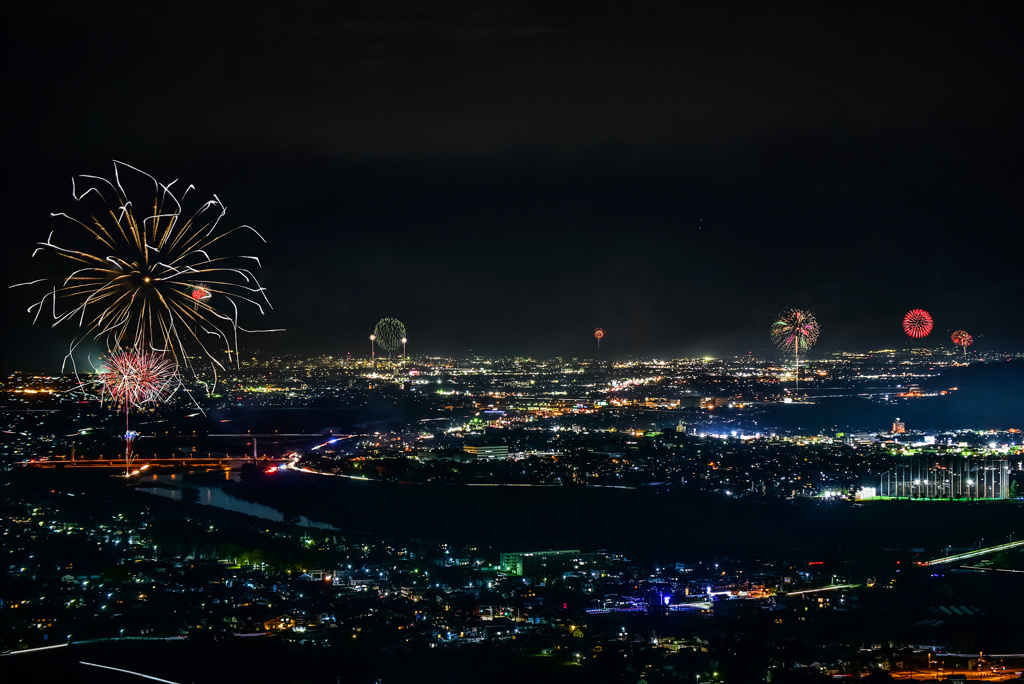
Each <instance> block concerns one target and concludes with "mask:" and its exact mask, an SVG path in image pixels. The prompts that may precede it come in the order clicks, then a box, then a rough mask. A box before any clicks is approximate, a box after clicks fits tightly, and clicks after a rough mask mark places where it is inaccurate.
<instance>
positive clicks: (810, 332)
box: [771, 309, 819, 390]
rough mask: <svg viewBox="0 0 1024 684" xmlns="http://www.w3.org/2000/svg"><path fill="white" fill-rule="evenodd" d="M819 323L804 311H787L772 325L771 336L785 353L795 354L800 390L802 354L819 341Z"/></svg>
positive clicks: (797, 386)
mask: <svg viewBox="0 0 1024 684" xmlns="http://www.w3.org/2000/svg"><path fill="white" fill-rule="evenodd" d="M818 332H819V329H818V321H816V320H815V319H814V316H812V315H811V314H810V312H808V311H804V310H803V309H786V310H785V311H783V312H782V313H780V314H779V316H778V317H777V318H776V319H775V322H774V323H772V328H771V335H772V342H774V343H775V344H776V345H777V346H778V347H779V348H780V349H782V350H783V351H791V352H793V358H794V359H795V361H796V389H797V390H799V389H800V352H801V351H803V352H806V351H808V350H809V349H810V348H811V347H813V346H814V343H815V342H817V341H818Z"/></svg>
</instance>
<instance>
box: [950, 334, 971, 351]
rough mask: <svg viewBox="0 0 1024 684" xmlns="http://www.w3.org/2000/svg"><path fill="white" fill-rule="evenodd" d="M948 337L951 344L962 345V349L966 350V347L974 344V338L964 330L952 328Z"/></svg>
mask: <svg viewBox="0 0 1024 684" xmlns="http://www.w3.org/2000/svg"><path fill="white" fill-rule="evenodd" d="M949 339H951V340H953V344H955V345H956V346H958V347H963V348H964V351H967V348H968V347H970V346H971V345H972V344H974V338H973V337H971V334H970V333H969V332H967V331H966V330H954V331H953V334H952V335H950V336H949Z"/></svg>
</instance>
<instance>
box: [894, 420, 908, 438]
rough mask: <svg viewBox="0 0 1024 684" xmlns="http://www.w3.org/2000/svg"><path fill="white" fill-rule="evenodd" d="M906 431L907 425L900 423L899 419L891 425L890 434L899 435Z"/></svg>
mask: <svg viewBox="0 0 1024 684" xmlns="http://www.w3.org/2000/svg"><path fill="white" fill-rule="evenodd" d="M906 431H907V424H906V423H904V422H903V421H901V420H900V419H899V418H897V419H896V420H894V421H893V423H892V434H894V435H899V434H902V433H904V432H906Z"/></svg>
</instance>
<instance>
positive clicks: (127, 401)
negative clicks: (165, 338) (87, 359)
mask: <svg viewBox="0 0 1024 684" xmlns="http://www.w3.org/2000/svg"><path fill="white" fill-rule="evenodd" d="M99 382H100V385H101V387H102V392H103V394H105V395H109V396H110V400H111V401H112V402H113V403H114V405H115V406H118V407H123V408H124V409H125V410H126V411H127V410H128V408H129V407H136V408H137V407H140V406H143V405H145V404H158V403H160V402H162V401H165V400H166V399H168V398H169V397H170V396H171V395H172V394H174V392H175V390H177V388H178V384H179V378H178V372H177V366H175V364H174V362H173V361H171V360H170V359H168V358H167V357H165V356H164V355H163V354H159V353H157V352H152V351H119V352H116V353H114V354H111V356H110V357H109V358H108V359H107V361H106V363H105V364H104V366H103V368H101V369H100V378H99Z"/></svg>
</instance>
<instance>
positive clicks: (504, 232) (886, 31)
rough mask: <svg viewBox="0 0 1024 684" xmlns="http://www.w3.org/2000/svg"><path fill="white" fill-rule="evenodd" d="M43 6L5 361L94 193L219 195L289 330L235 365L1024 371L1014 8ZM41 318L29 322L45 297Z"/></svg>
mask: <svg viewBox="0 0 1024 684" xmlns="http://www.w3.org/2000/svg"><path fill="white" fill-rule="evenodd" d="M834 4H836V3H807V4H794V3H767V2H766V3H757V4H753V3H747V4H738V3H718V2H714V3H712V2H706V3H691V2H628V3H626V2H623V3H600V2H557V1H555V0H545V1H544V2H536V3H527V2H508V3H495V2H363V3H346V2H343V3H338V2H333V1H331V2H326V1H325V2H301V1H298V2H288V3H284V2H282V3H274V4H266V3H258V2H253V3H238V4H237V6H235V3H226V2H217V3H214V2H168V3H136V2H128V1H125V2H97V3H88V2H77V1H76V2H72V1H68V2H47V1H33V2H30V3H20V5H19V6H18V7H15V8H11V7H8V8H5V9H4V11H3V17H2V27H3V28H2V30H3V46H2V49H3V63H2V72H3V98H2V103H3V104H2V108H3V113H2V116H3V118H2V122H3V139H2V154H3V164H2V186H0V191H2V204H0V211H2V227H3V229H2V236H3V244H2V258H3V262H2V265H3V275H2V283H3V285H4V294H3V326H2V333H3V357H2V359H3V366H4V368H5V370H11V369H15V368H29V367H33V368H35V367H39V368H50V369H53V370H56V369H57V368H59V365H60V361H61V359H62V357H63V354H64V352H65V351H66V350H67V345H68V342H69V341H70V339H71V337H72V336H73V333H74V330H73V329H72V328H64V329H50V328H49V327H48V326H47V325H45V324H39V325H36V326H34V327H33V326H32V325H31V317H30V316H29V314H27V313H26V312H25V309H26V308H27V307H28V305H29V304H31V303H32V302H33V301H35V299H37V298H38V295H41V293H40V292H38V291H36V292H35V293H33V292H29V291H27V290H26V289H24V288H22V289H15V290H8V289H7V287H8V286H9V285H11V284H13V283H16V282H20V281H22V280H28V279H32V278H35V277H41V276H46V275H57V274H58V273H59V272H60V271H59V269H58V270H56V271H55V270H53V267H54V266H55V265H56V263H57V262H56V261H55V260H52V259H42V258H37V259H34V260H33V259H31V258H30V254H31V252H32V248H33V245H34V243H35V242H37V241H40V240H45V239H46V237H47V235H48V233H49V232H50V230H53V229H55V228H61V229H66V226H64V225H62V224H61V223H60V221H59V220H58V219H52V218H50V216H49V214H50V212H59V211H69V212H73V211H74V209H75V205H74V203H73V202H72V201H71V177H72V176H75V175H78V174H94V175H100V176H107V177H109V176H111V175H112V172H113V167H112V164H111V160H112V159H118V160H120V161H124V162H126V163H128V164H131V165H133V166H137V167H139V168H141V169H144V170H146V171H148V172H149V173H151V174H153V175H155V176H156V177H158V178H159V179H160V180H162V181H170V180H173V179H175V178H178V179H181V180H180V183H182V184H185V185H187V184H189V183H191V184H194V185H195V186H196V188H197V191H198V194H197V195H196V199H203V200H205V199H206V198H208V197H210V196H212V195H213V194H214V193H216V194H217V195H218V196H219V197H220V198H221V199H222V200H223V201H224V203H225V204H226V205H227V207H228V215H227V217H226V220H227V221H228V222H230V223H231V224H242V223H248V224H251V225H252V226H254V227H256V228H257V229H258V230H259V231H260V232H261V233H262V234H263V235H264V236H265V237H266V239H267V244H266V245H261V246H255V245H254V248H253V249H252V250H251V251H252V252H254V253H256V254H258V255H259V256H261V257H262V259H263V265H264V268H263V270H262V271H261V272H260V275H261V279H262V282H263V284H264V285H265V286H266V287H267V288H268V289H269V291H270V292H269V294H270V299H271V302H272V304H273V305H274V310H273V311H272V312H271V313H270V314H269V315H268V316H265V317H262V318H261V317H259V316H257V315H256V313H255V312H254V311H249V312H248V315H247V316H244V317H243V323H244V324H246V326H247V327H253V328H282V327H283V328H286V329H287V331H286V332H284V333H275V334H273V335H266V336H260V337H248V338H245V340H244V341H243V345H245V346H260V347H263V348H266V349H270V350H274V351H294V352H301V353H311V354H334V355H338V354H342V355H343V354H345V353H346V352H352V353H353V354H366V353H367V351H368V347H369V343H368V340H367V337H368V335H369V333H370V332H371V331H372V329H373V326H374V323H375V322H376V321H377V319H379V318H381V317H383V316H395V317H397V318H400V319H401V320H403V321H404V322H405V324H406V326H407V329H408V331H409V338H410V344H409V351H410V353H414V354H415V353H442V354H461V353H463V352H465V351H466V350H467V349H472V350H473V351H474V352H480V353H490V354H497V353H518V354H535V355H543V356H556V355H558V356H565V357H570V356H577V355H586V354H591V353H592V352H593V351H594V347H595V345H594V340H593V337H592V331H593V329H594V328H595V327H597V326H601V327H603V328H605V329H606V330H607V336H606V337H605V339H604V341H603V342H602V347H601V351H602V353H603V354H605V355H608V356H611V357H624V356H626V355H629V354H635V355H644V356H654V355H675V356H679V355H688V354H731V353H736V352H746V351H754V352H755V353H766V352H767V353H774V352H771V351H770V341H769V337H768V326H769V325H770V323H771V320H772V317H773V316H774V314H776V313H777V312H778V311H779V310H780V309H782V308H784V307H788V306H797V307H801V308H806V309H809V310H810V311H812V312H813V313H814V314H815V315H816V317H817V319H818V321H819V323H820V324H821V331H822V332H821V338H820V342H819V345H818V347H817V349H818V350H820V351H822V352H826V351H834V350H843V349H849V350H866V349H879V348H892V347H898V346H902V345H904V344H906V343H905V339H906V338H905V337H904V336H903V334H902V331H901V330H900V321H901V318H902V316H903V313H904V312H905V311H906V310H908V309H910V308H914V307H922V308H925V309H927V310H929V311H930V312H931V313H932V314H933V316H934V317H935V320H936V327H935V332H933V333H932V336H931V337H930V338H929V339H928V342H930V343H932V344H942V345H946V346H950V344H949V341H948V340H949V332H948V331H951V330H954V329H957V328H964V329H966V330H968V331H970V332H972V333H973V334H974V337H975V348H977V349H979V350H993V349H995V350H1005V351H1019V350H1021V349H1022V348H1024V322H1022V317H1021V311H1022V310H1024V306H1022V304H1021V303H1022V302H1024V274H1022V270H1024V269H1022V261H1024V260H1022V255H1021V253H1022V246H1024V238H1022V223H1024V222H1022V206H1024V194H1022V192H1021V190H1022V188H1024V183H1022V177H1021V176H1022V174H1021V159H1022V157H1024V155H1022V151H1024V150H1022V124H1021V121H1022V120H1024V114H1022V112H1024V107H1022V104H1024V102H1022V100H1024V95H1022V93H1024V88H1022V87H1021V65H1022V64H1024V60H1022V56H1021V45H1022V44H1024V42H1022V39H1021V37H1022V31H1021V27H1022V26H1021V21H1020V16H1021V14H1020V13H1019V12H1017V11H1015V9H1014V8H1015V6H1016V7H1017V8H1018V9H1019V3H1011V2H1007V3H1002V4H999V3H967V2H955V3H953V2H949V3H943V2H934V3H928V4H923V3H922V4H920V5H916V6H915V8H914V9H909V8H907V7H905V6H903V4H902V3H878V4H871V3H849V4H847V5H846V6H845V7H834V6H833V5H834ZM33 294H36V295H37V296H32V295H33Z"/></svg>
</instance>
